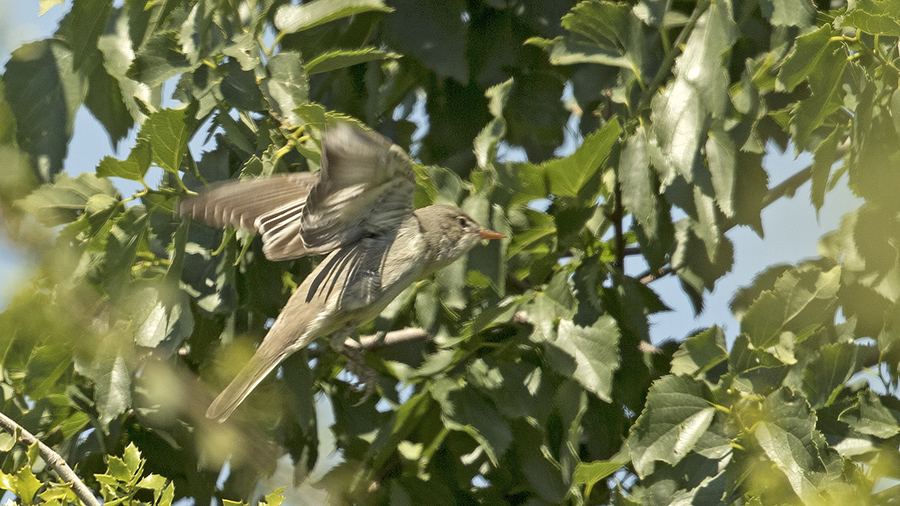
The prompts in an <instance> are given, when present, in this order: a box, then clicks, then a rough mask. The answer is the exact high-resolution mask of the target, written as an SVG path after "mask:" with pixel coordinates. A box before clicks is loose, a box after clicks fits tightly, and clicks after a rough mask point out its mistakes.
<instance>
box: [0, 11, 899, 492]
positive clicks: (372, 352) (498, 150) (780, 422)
mask: <svg viewBox="0 0 900 506" xmlns="http://www.w3.org/2000/svg"><path fill="white" fill-rule="evenodd" d="M62 3H63V2H62V0H41V1H40V5H41V8H42V9H44V10H46V9H50V8H54V6H55V5H57V4H62ZM56 8H60V7H56ZM68 8H69V11H68V13H67V14H66V15H65V17H64V18H63V19H62V21H61V22H60V24H59V27H58V29H57V31H56V33H55V34H54V36H53V37H51V38H48V39H45V40H40V41H37V42H34V43H30V44H26V45H24V46H22V47H20V48H18V49H17V50H16V51H15V52H14V53H13V54H12V58H11V59H10V61H9V63H8V64H7V65H6V67H5V69H4V72H3V74H2V78H0V156H2V159H3V160H4V163H3V167H2V168H0V209H2V216H3V220H2V223H3V227H4V229H5V231H6V233H8V234H9V235H10V237H12V238H14V239H15V240H16V241H18V242H19V243H20V244H21V246H22V247H23V248H25V249H26V250H27V251H29V252H30V253H31V254H32V255H33V256H34V258H35V259H36V260H35V261H36V263H37V265H38V267H37V270H36V272H35V273H34V276H33V278H32V279H31V280H30V281H29V282H28V283H25V284H23V285H22V286H18V287H16V291H15V295H14V296H13V298H12V300H11V302H10V303H9V304H8V306H7V307H6V308H5V309H4V310H3V311H2V313H0V413H2V414H3V415H5V417H8V418H9V420H8V422H9V423H7V421H3V423H0V427H3V428H5V429H6V430H8V432H9V433H8V434H7V435H4V436H0V450H2V451H3V452H5V453H4V454H3V457H0V489H5V490H8V491H11V492H12V493H14V494H15V495H16V496H17V497H18V501H19V502H20V503H22V504H67V503H74V502H77V501H79V500H83V499H79V498H78V497H77V496H76V490H73V489H71V488H69V487H68V486H66V485H64V484H63V482H64V481H66V480H67V479H68V478H67V477H66V475H65V473H63V472H61V471H60V470H59V466H58V464H59V463H58V462H56V461H54V459H53V458H52V457H53V454H58V455H59V456H61V457H62V458H63V459H64V460H65V461H66V462H67V463H68V464H69V466H71V467H73V468H75V472H76V473H77V475H78V476H80V478H81V480H83V482H84V484H85V485H86V486H87V487H88V488H89V489H90V490H91V491H92V493H93V495H95V496H97V497H100V498H102V499H103V500H104V501H105V502H106V504H118V503H119V502H120V501H121V502H125V503H128V504H134V503H135V502H139V503H142V504H144V503H146V504H154V505H160V506H165V505H169V504H172V502H173V501H179V500H188V501H192V502H193V503H195V504H200V505H205V504H209V503H210V500H218V501H221V504H225V503H229V502H230V501H243V502H247V501H253V500H257V499H262V501H263V502H264V503H267V504H272V505H277V504H278V503H279V502H280V501H281V494H282V493H284V494H286V496H287V498H288V499H289V500H291V501H293V502H299V501H301V500H304V497H305V498H306V500H315V499H309V498H310V497H319V498H320V499H318V500H323V499H321V498H322V497H323V496H325V495H327V500H328V501H330V502H331V503H333V504H350V503H358V504H391V505H404V504H426V503H433V504H485V505H503V504H509V505H518V504H522V505H530V506H537V505H542V504H621V505H626V504H647V505H668V504H741V505H763V504H815V505H818V504H839V503H840V502H844V503H846V504H893V503H894V502H895V501H894V500H893V498H894V497H897V496H898V495H900V450H898V446H900V401H898V399H897V396H896V393H897V388H898V385H900V369H898V367H900V345H898V344H897V343H898V342H900V319H898V315H900V265H898V248H900V198H898V197H897V194H898V190H900V90H898V83H900V69H898V62H900V53H898V41H900V0H857V1H855V2H848V3H846V4H845V3H843V2H840V1H837V0H835V1H832V2H827V1H817V2H811V1H810V0H751V1H744V2H734V1H731V0H698V1H693V2H682V1H661V0H637V1H631V2H613V1H599V0H584V1H581V2H573V1H563V0H503V1H501V0H312V1H309V2H303V3H299V2H290V1H288V0H124V1H117V2H114V1H113V0H74V1H73V2H71V4H69V5H68ZM82 107H86V108H87V110H88V111H90V112H91V114H92V115H93V116H94V117H95V118H96V119H97V120H98V121H99V122H100V124H102V126H103V128H104V129H105V130H106V132H107V133H108V135H109V140H110V141H111V143H112V145H113V146H115V145H117V144H118V143H119V142H121V141H122V140H123V139H125V138H126V137H127V135H128V132H129V131H131V130H132V129H136V131H137V140H136V142H135V143H134V145H133V146H128V147H129V148H130V152H129V154H128V155H127V156H126V157H124V159H118V158H115V157H105V158H103V159H102V160H97V165H96V168H94V167H82V168H79V169H78V170H77V171H76V173H72V174H70V173H69V171H71V167H69V168H68V169H69V171H63V168H64V165H65V161H66V158H67V151H68V149H69V141H70V139H71V138H72V134H73V125H74V118H75V115H76V113H77V112H78V111H79V110H80V109H81V108H82ZM895 115H896V116H897V117H896V118H895V117H894V116H895ZM347 118H355V120H357V121H360V122H362V123H365V124H367V125H369V126H370V127H372V128H374V129H376V130H378V131H380V132H382V133H383V134H385V135H386V136H388V137H390V138H392V139H393V140H394V141H395V142H397V143H398V144H399V145H401V146H402V147H403V148H404V149H407V150H408V151H410V152H411V153H412V155H413V157H414V159H415V160H416V162H417V164H416V167H415V169H416V176H417V190H416V196H415V203H416V206H417V207H421V206H424V205H428V204H432V203H452V204H458V205H460V206H461V207H462V208H463V209H464V210H465V211H466V212H468V213H469V214H470V215H471V216H472V217H474V218H475V219H476V220H477V221H479V222H480V223H482V224H484V225H486V226H489V227H490V228H492V229H494V230H497V231H499V232H502V233H504V234H506V235H508V236H510V239H508V240H504V241H492V242H491V243H490V244H485V245H482V246H479V247H477V248H476V249H475V250H473V251H472V252H471V253H470V254H469V255H468V256H467V257H466V258H465V259H463V260H462V261H460V262H457V263H455V264H453V265H451V266H450V267H448V268H446V269H444V270H442V271H441V272H439V273H438V274H437V275H436V276H435V277H434V279H431V280H426V281H422V282H419V283H417V284H415V285H414V286H412V287H410V288H409V289H408V290H406V291H405V292H404V293H403V294H402V295H401V296H399V297H398V298H397V299H396V300H395V301H394V302H393V303H392V304H391V305H390V306H389V307H388V308H387V309H386V310H385V311H384V312H383V313H382V314H381V315H380V316H379V317H378V318H377V319H376V320H375V321H374V322H371V323H369V324H367V325H364V326H363V327H361V328H360V333H361V334H362V335H363V336H366V337H364V338H363V339H362V341H361V343H362V346H363V347H364V348H366V352H365V357H366V361H367V363H368V364H369V365H370V366H371V367H372V368H374V369H375V370H376V371H377V373H378V379H377V393H376V395H374V396H373V397H371V398H370V399H368V400H366V401H365V402H363V403H361V404H360V405H356V404H357V401H359V400H360V399H361V398H362V396H363V392H361V391H359V390H358V389H357V388H356V385H355V378H354V377H353V376H352V375H351V374H348V373H347V371H346V370H345V366H346V358H345V357H343V356H342V355H340V354H338V353H335V352H334V351H332V350H330V349H329V348H328V346H327V344H323V343H317V344H316V345H314V346H311V347H310V348H309V349H307V350H303V351H301V352H299V353H297V354H295V355H294V356H292V357H291V358H290V359H289V360H288V361H286V362H285V363H284V365H283V367H281V368H280V369H279V371H278V373H277V374H275V375H272V376H271V377H269V378H268V379H267V380H266V381H265V382H264V383H263V384H261V385H260V387H259V388H257V390H256V391H255V392H254V393H253V394H252V395H251V396H250V397H249V398H248V400H247V402H246V403H245V405H244V406H242V407H241V408H240V409H239V410H238V411H237V412H236V413H235V416H234V417H233V418H232V419H231V420H229V422H228V423H225V424H218V423H216V422H213V421H209V420H206V419H205V418H204V417H203V413H204V411H205V410H206V407H207V405H208V403H209V401H210V400H211V399H212V397H213V396H214V394H215V393H217V392H218V391H219V390H220V389H221V388H222V387H223V386H224V385H225V384H226V383H227V382H228V381H229V380H230V379H231V378H232V377H233V376H234V374H236V372H237V370H238V368H240V366H241V365H243V364H244V363H245V361H246V360H247V358H248V357H249V355H250V354H251V353H252V351H253V347H254V343H256V342H258V341H259V340H260V339H261V338H262V336H263V335H264V334H265V329H266V328H267V325H268V322H269V321H270V320H271V318H273V317H275V316H276V315H277V314H278V312H279V311H280V309H281V307H282V306H283V304H284V302H285V301H286V300H287V298H288V297H289V296H290V294H291V290H292V289H293V288H295V287H296V286H297V285H298V283H299V281H300V280H302V279H303V277H304V276H305V275H306V274H308V273H309V272H310V271H311V269H312V268H313V267H314V266H315V263H316V262H317V261H318V259H316V258H313V259H309V258H304V259H300V260H296V261H291V262H281V263H275V262H270V261H267V260H266V259H265V258H263V256H262V250H261V245H260V243H259V240H258V239H257V240H254V238H253V237H252V236H250V235H248V234H247V233H246V232H244V231H234V230H226V231H224V232H223V231H218V230H213V229H211V228H208V227H204V226H200V225H197V224H190V223H188V222H186V221H182V220H180V219H178V218H176V217H175V216H174V215H173V209H174V206H175V205H176V202H177V201H178V199H179V198H180V197H182V196H184V195H185V194H186V193H187V192H189V191H200V190H202V188H204V187H205V186H207V185H209V184H212V183H215V182H217V181H223V180H227V179H235V178H251V177H257V176H265V175H269V174H272V173H276V172H288V171H316V170H318V168H319V162H320V156H321V151H320V150H321V137H322V135H323V132H324V131H325V130H326V127H327V125H328V124H329V123H331V122H334V121H336V120H338V119H342V120H346V119H347ZM192 139H206V141H207V142H206V144H205V145H206V146H207V148H206V149H207V150H206V151H204V152H202V153H201V152H197V151H196V150H192V149H190V148H189V146H190V145H191V142H192ZM573 140H575V141H577V142H576V143H575V146H573V147H571V149H569V148H568V146H570V145H571V143H572V141H573ZM767 146H770V147H771V146H778V147H779V148H780V149H782V150H786V149H791V150H794V151H795V152H796V153H801V152H809V153H812V154H813V155H814V158H813V159H814V161H813V163H812V164H811V166H809V167H808V168H806V169H804V170H801V171H799V172H798V173H796V174H794V175H793V176H791V177H789V178H788V179H787V180H786V181H785V182H784V183H781V184H778V185H770V184H769V181H768V177H767V173H766V171H765V169H764V168H763V165H762V158H763V154H764V153H765V151H766V149H767ZM79 173H80V174H79ZM76 174H77V175H76ZM121 180H129V181H133V182H137V183H138V184H140V185H141V188H143V189H142V190H140V191H138V192H137V193H135V194H133V195H122V194H121V193H120V190H119V189H118V188H117V186H116V183H117V182H118V181H121ZM807 181H811V191H810V193H809V196H808V198H809V202H810V205H811V206H813V207H815V208H816V209H819V208H821V206H822V205H823V203H824V202H825V200H826V199H827V198H828V195H829V192H830V191H831V190H832V189H833V188H835V186H836V185H838V184H846V185H849V187H850V188H851V189H852V191H853V192H854V193H855V194H856V195H857V196H858V197H859V198H860V199H861V200H860V205H859V206H858V207H857V208H856V209H853V210H852V211H851V212H849V213H847V214H846V215H845V216H844V217H843V220H842V221H841V225H840V227H839V229H837V230H836V231H834V232H833V233H830V234H828V235H826V236H825V237H823V238H822V239H821V241H820V243H819V253H820V256H819V257H818V258H815V259H810V260H807V261H803V262H800V263H798V264H795V265H773V266H771V267H770V268H769V269H767V270H765V271H764V272H762V273H760V274H759V275H758V276H757V277H756V279H755V280H754V281H753V283H752V284H751V285H750V286H747V287H744V288H742V289H740V290H739V291H737V292H736V293H734V294H732V295H733V299H732V302H731V309H732V311H733V312H734V315H735V317H736V318H737V319H738V321H739V322H740V328H739V333H738V335H737V337H736V338H735V339H734V340H733V342H732V340H731V339H728V340H726V336H725V332H724V331H723V330H722V328H721V327H720V326H712V327H710V328H706V329H702V330H701V331H699V332H697V333H696V334H693V335H689V336H683V339H681V340H679V341H677V342H667V343H663V344H661V345H659V346H658V347H657V346H652V345H650V344H649V339H650V334H649V324H648V318H649V317H650V315H653V314H656V313H659V312H663V311H667V310H668V308H667V307H666V305H665V304H664V302H663V301H662V300H661V299H660V297H659V295H658V294H657V293H656V291H655V290H654V282H655V280H657V279H659V278H661V277H668V276H674V277H677V279H678V280H679V281H680V283H681V287H682V289H683V291H684V292H685V293H686V294H687V296H688V297H689V298H690V300H691V301H692V303H693V306H694V309H695V310H696V311H700V309H701V308H702V307H703V304H704V300H705V299H706V298H708V297H709V294H710V292H711V291H712V289H713V288H714V286H715V284H716V281H717V280H718V279H720V278H721V277H722V276H723V275H724V274H726V273H727V272H728V271H729V270H730V269H731V267H732V264H733V260H734V253H735V251H734V245H733V244H732V242H731V241H730V240H729V238H728V237H726V235H725V233H726V232H727V231H728V230H730V229H732V228H734V227H739V226H741V227H749V228H750V229H752V230H753V231H755V232H756V233H757V234H760V235H762V234H763V233H764V230H763V227H762V222H761V220H760V212H761V211H762V210H763V209H764V208H766V207H767V206H769V205H770V204H771V203H772V202H774V201H776V200H777V199H779V198H781V197H784V196H788V195H793V193H794V192H795V191H796V190H797V189H798V188H799V187H800V186H801V185H803V184H804V183H805V182H807ZM785 219H790V217H785ZM626 258H629V262H632V261H640V262H643V263H645V264H646V272H643V273H634V272H627V271H626V270H625V268H624V265H625V259H626ZM635 259H636V260H635ZM29 434H33V435H34V437H36V438H37V439H38V440H40V441H41V442H42V443H43V444H45V445H46V447H42V446H40V445H39V444H38V442H36V441H35V440H34V439H33V438H31V437H30V436H29ZM331 445H333V446H334V448H336V451H335V453H332V452H331ZM313 470H316V472H314V473H312V474H310V473H311V472H312V471H313ZM304 482H306V483H307V484H309V483H313V484H314V485H315V486H316V487H318V488H319V489H321V490H324V491H325V493H324V494H323V493H322V492H321V490H320V491H318V492H316V491H313V490H311V489H309V488H303V487H301V484H302V483H304ZM281 487H286V489H285V488H281ZM315 494H319V495H315Z"/></svg>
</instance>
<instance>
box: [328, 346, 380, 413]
mask: <svg viewBox="0 0 900 506" xmlns="http://www.w3.org/2000/svg"><path fill="white" fill-rule="evenodd" d="M332 348H333V349H334V350H335V351H337V352H339V353H341V354H342V355H344V356H345V357H347V372H349V373H351V374H353V375H354V376H356V378H357V381H356V384H355V385H353V386H354V389H355V390H356V391H357V392H363V396H362V398H361V399H360V400H359V401H357V402H356V404H354V405H353V407H356V406H360V405H362V404H365V402H366V401H368V400H369V399H370V398H371V397H372V395H373V394H374V393H375V390H376V388H377V386H378V372H377V371H375V369H373V368H372V367H371V366H370V365H369V364H367V363H366V359H365V357H364V356H363V350H362V349H361V348H359V347H358V346H356V343H355V342H353V343H352V344H349V343H348V342H347V340H345V339H340V342H335V341H334V340H333V341H332Z"/></svg>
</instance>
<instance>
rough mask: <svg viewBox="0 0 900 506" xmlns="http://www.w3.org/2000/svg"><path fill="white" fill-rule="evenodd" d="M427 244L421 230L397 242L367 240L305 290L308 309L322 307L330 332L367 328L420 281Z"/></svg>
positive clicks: (336, 256) (405, 230) (323, 268)
mask: <svg viewBox="0 0 900 506" xmlns="http://www.w3.org/2000/svg"><path fill="white" fill-rule="evenodd" d="M423 252H424V241H423V239H422V237H421V233H420V232H419V230H418V226H416V227H414V228H413V227H406V226H403V227H400V229H399V230H398V231H397V232H396V234H395V235H393V236H387V237H386V236H376V237H372V238H364V239H362V240H360V241H359V242H357V243H355V244H353V245H348V246H345V247H343V248H341V249H340V250H338V251H335V252H333V253H332V254H330V255H329V256H328V257H327V258H325V260H324V261H323V262H322V263H321V264H320V265H319V267H317V268H316V270H315V271H313V273H312V274H310V275H309V277H307V279H306V280H305V281H304V282H303V284H302V285H301V286H300V291H305V292H306V297H305V298H306V302H307V304H317V305H320V306H321V307H323V308H324V309H325V310H324V311H323V312H322V313H320V315H321V317H322V318H323V320H322V321H321V323H322V325H323V327H324V328H325V329H328V330H329V331H333V329H336V328H340V327H345V326H357V325H360V324H363V323H366V322H368V321H370V320H372V319H373V318H375V317H376V316H378V314H379V313H381V311H382V310H384V308H385V307H386V306H387V305H388V304H390V302H391V301H392V300H394V298H396V297H397V296H398V295H400V292H402V291H403V290H404V289H405V288H406V287H407V286H409V285H410V284H411V283H412V282H414V281H415V280H416V279H418V278H419V276H420V274H421V273H422V272H423V265H424V254H423Z"/></svg>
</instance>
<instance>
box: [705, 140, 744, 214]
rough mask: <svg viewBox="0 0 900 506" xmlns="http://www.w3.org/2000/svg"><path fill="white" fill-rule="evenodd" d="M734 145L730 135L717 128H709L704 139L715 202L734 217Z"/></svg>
mask: <svg viewBox="0 0 900 506" xmlns="http://www.w3.org/2000/svg"><path fill="white" fill-rule="evenodd" d="M735 153H736V147H735V145H734V141H732V140H731V136H729V135H728V134H727V133H725V132H722V131H719V130H710V132H709V138H708V139H706V156H707V159H708V160H709V173H710V176H711V178H712V185H713V189H714V190H715V192H716V204H717V205H718V207H719V209H720V210H721V211H722V214H724V215H725V216H726V217H728V218H732V217H734V184H735V171H736V170H737V164H736V159H735Z"/></svg>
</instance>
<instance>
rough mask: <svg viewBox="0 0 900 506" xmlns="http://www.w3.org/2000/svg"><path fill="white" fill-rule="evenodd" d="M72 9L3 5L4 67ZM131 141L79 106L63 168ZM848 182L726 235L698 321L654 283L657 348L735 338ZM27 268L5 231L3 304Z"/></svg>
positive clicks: (809, 244) (835, 208)
mask: <svg viewBox="0 0 900 506" xmlns="http://www.w3.org/2000/svg"><path fill="white" fill-rule="evenodd" d="M70 4H71V0H67V1H66V3H65V5H61V6H56V7H53V8H51V9H50V10H49V11H48V12H47V13H46V14H44V15H43V16H39V15H38V5H39V3H38V1H37V0H30V1H16V2H13V1H8V0H0V65H5V64H6V62H7V60H8V59H9V54H10V53H11V52H12V51H13V50H14V49H15V48H16V47H18V46H20V45H22V44H25V43H28V42H32V41H35V40H39V39H41V38H44V37H47V36H49V35H50V34H52V32H53V31H54V30H55V28H56V26H57V24H58V22H59V19H60V18H61V17H62V16H63V15H64V14H65V13H66V12H67V11H68V9H69V5H70ZM164 91H167V92H170V91H171V90H164ZM198 137H199V136H198ZM133 144H134V132H132V135H131V136H129V137H128V138H126V139H124V140H123V141H121V142H120V143H119V150H118V151H119V152H118V153H116V152H114V151H113V150H112V147H111V145H110V143H109V138H108V136H107V135H106V133H105V131H104V130H103V129H102V127H101V126H100V124H99V123H98V122H97V121H96V120H95V119H94V118H93V116H91V114H90V113H89V112H87V110H86V109H84V108H82V110H81V111H80V112H79V114H78V116H77V118H76V122H75V131H74V137H73V138H72V141H71V143H70V145H69V156H68V158H67V159H66V162H65V163H66V165H65V170H66V171H67V172H69V173H71V174H79V173H81V172H85V171H93V170H94V167H95V166H96V165H97V162H98V161H99V160H100V159H101V158H103V157H104V156H106V155H109V154H112V155H118V156H120V157H123V156H125V155H127V153H128V150H129V149H130V148H131V146H132V145H133ZM191 147H192V149H194V150H196V149H199V146H196V145H192V146H191ZM195 154H199V153H195ZM810 161H811V157H810V156H808V155H806V154H804V155H801V156H800V157H799V159H797V160H795V159H794V157H793V152H792V151H791V150H789V151H788V152H787V153H781V152H780V151H779V150H778V149H777V148H775V147H770V149H769V153H768V154H767V156H766V157H765V159H764V165H765V168H766V170H767V171H768V173H769V179H770V186H772V185H775V184H777V183H779V182H781V181H783V180H784V179H786V178H787V177H789V176H790V175H792V174H794V173H795V172H796V171H798V170H800V169H801V168H803V167H805V166H807V165H808V164H809V163H810ZM845 182H846V181H842V183H841V184H839V185H838V187H837V188H836V189H835V191H833V192H831V193H829V194H828V195H827V197H826V202H825V206H824V207H823V208H822V210H821V212H820V213H819V216H818V218H817V217H816V214H815V211H814V210H813V207H812V206H811V205H810V203H809V184H808V183H807V184H805V185H803V186H802V187H801V188H800V189H799V190H798V191H797V194H796V196H795V197H794V198H792V199H781V200H779V201H778V202H776V203H774V204H772V205H770V206H769V207H768V208H767V209H766V210H765V211H764V212H763V226H764V229H765V238H764V239H761V238H759V237H758V236H757V235H756V234H755V233H754V232H752V231H751V230H749V229H747V228H745V227H739V228H735V229H733V230H731V231H730V232H728V234H727V235H728V237H729V238H731V240H732V241H733V242H734V245H735V264H734V268H733V269H732V271H731V272H730V273H729V274H728V275H726V276H725V277H723V278H722V279H721V280H720V281H719V282H718V284H717V285H716V290H715V292H714V293H713V294H712V295H711V296H708V297H707V298H706V308H705V310H704V311H703V313H701V314H700V315H699V316H697V317H696V318H695V317H694V315H693V309H692V307H691V305H690V302H689V300H688V299H687V297H686V296H685V295H684V294H683V293H682V292H681V288H680V286H679V283H678V281H677V279H676V278H674V277H671V276H670V277H667V278H663V279H660V280H658V281H655V282H654V283H652V284H651V286H652V287H653V288H654V289H655V290H656V291H657V292H658V293H659V294H660V295H661V296H662V297H663V299H664V301H665V302H666V303H667V304H668V305H669V306H670V307H671V308H672V309H673V311H672V312H670V313H666V314H661V315H655V316H654V317H653V318H652V320H651V324H652V330H651V333H652V337H653V341H654V342H655V343H658V342H661V341H664V340H666V339H671V338H674V339H679V340H680V339H683V338H684V337H686V336H687V335H689V333H690V332H691V331H692V330H695V329H699V328H703V327H707V326H709V325H711V324H714V323H718V324H720V325H722V326H723V327H725V330H726V335H727V336H728V337H729V338H730V340H731V339H733V338H734V337H735V336H736V335H737V331H738V323H737V322H736V321H735V320H734V319H733V318H732V316H731V312H730V310H729V308H728V303H729V301H730V299H731V295H732V294H733V293H734V291H735V290H736V289H737V288H739V287H741V286H745V285H747V284H749V283H750V282H751V281H752V279H753V277H754V275H755V274H756V273H758V272H759V271H761V270H762V269H764V268H766V267H767V266H770V265H773V264H777V263H793V262H797V261H799V260H802V259H804V258H810V257H815V256H817V253H816V244H817V241H818V239H819V237H821V236H822V235H823V234H824V233H825V232H827V231H829V230H833V229H834V228H836V227H837V226H838V224H839V221H840V217H841V216H842V215H843V214H844V213H845V212H847V211H848V210H850V209H853V208H854V207H856V206H857V205H858V204H857V201H856V199H855V198H854V197H853V196H852V194H851V192H850V191H849V190H848V189H847V187H846V185H845V184H844V183H845ZM119 187H120V189H121V190H122V192H123V194H126V195H127V194H130V193H131V192H133V191H134V190H135V189H136V188H135V187H133V186H125V185H122V184H120V185H119ZM632 262H633V263H632V264H628V265H626V269H627V270H628V271H629V272H636V271H639V270H640V269H641V266H640V265H638V264H637V263H636V262H634V261H632ZM28 270H29V264H28V260H27V258H26V257H25V256H24V255H22V254H21V253H19V252H18V251H17V250H16V249H15V246H14V245H11V244H10V243H9V241H8V240H7V239H6V238H5V237H2V234H0V281H3V288H0V307H2V305H4V304H5V302H6V300H8V297H9V296H10V295H11V293H9V292H7V290H10V289H11V288H12V287H14V286H15V285H16V283H15V280H20V279H22V278H23V277H25V276H27V273H28Z"/></svg>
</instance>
